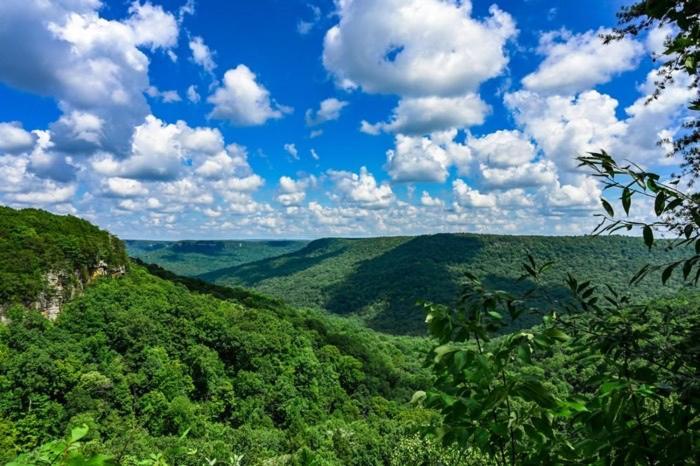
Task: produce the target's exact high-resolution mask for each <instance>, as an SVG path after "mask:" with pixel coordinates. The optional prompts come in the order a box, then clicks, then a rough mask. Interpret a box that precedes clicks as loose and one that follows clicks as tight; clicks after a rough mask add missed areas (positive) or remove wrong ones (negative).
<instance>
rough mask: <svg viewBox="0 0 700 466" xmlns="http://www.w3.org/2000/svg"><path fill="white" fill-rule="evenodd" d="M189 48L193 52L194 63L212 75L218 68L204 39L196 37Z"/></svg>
mask: <svg viewBox="0 0 700 466" xmlns="http://www.w3.org/2000/svg"><path fill="white" fill-rule="evenodd" d="M189 46H190V51H191V52H192V61H194V62H195V63H196V64H198V65H199V66H201V67H202V68H204V70H205V71H206V72H207V73H209V74H212V73H213V72H214V69H215V68H216V63H215V62H214V54H213V52H212V51H211V49H209V47H208V46H207V44H205V43H204V39H202V38H201V37H200V36H195V37H193V38H192V39H191V40H190V42H189Z"/></svg>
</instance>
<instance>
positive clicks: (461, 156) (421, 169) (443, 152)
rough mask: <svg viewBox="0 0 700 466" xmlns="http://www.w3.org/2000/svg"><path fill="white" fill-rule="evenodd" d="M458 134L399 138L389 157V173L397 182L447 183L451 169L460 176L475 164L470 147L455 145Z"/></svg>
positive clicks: (399, 136)
mask: <svg viewBox="0 0 700 466" xmlns="http://www.w3.org/2000/svg"><path fill="white" fill-rule="evenodd" d="M456 135H457V131H456V130H452V131H446V132H443V133H433V134H432V135H431V136H429V137H423V136H405V135H402V134H398V135H396V139H395V146H394V149H389V150H388V151H387V153H386V155H387V162H386V165H385V168H386V170H387V171H388V172H389V175H390V176H391V178H392V180H394V181H433V182H440V183H442V182H444V181H445V180H446V179H447V177H448V176H449V170H450V168H451V167H453V166H456V167H457V169H458V171H459V173H460V174H465V173H466V172H467V171H468V168H469V164H470V162H471V160H472V153H471V150H470V149H469V147H467V146H466V145H464V144H460V143H457V142H455V141H454V138H455V137H456Z"/></svg>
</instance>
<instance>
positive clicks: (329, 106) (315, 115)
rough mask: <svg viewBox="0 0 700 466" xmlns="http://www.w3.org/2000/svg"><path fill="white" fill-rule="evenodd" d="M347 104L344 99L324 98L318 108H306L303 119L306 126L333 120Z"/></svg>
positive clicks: (338, 116)
mask: <svg viewBox="0 0 700 466" xmlns="http://www.w3.org/2000/svg"><path fill="white" fill-rule="evenodd" d="M347 105H348V102H346V101H344V100H338V99H336V98H335V97H331V98H329V99H324V100H323V101H321V103H320V105H319V108H318V110H316V111H314V110H313V109H311V108H310V109H308V110H307V111H306V115H305V120H306V125H307V126H318V125H321V124H323V123H326V122H327V121H333V120H337V119H338V118H340V112H341V111H342V110H343V108H345V107H346V106H347Z"/></svg>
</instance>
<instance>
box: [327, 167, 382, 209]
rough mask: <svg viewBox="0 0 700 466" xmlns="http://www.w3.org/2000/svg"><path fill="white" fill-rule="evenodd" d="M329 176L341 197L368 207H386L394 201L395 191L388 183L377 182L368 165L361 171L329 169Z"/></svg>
mask: <svg viewBox="0 0 700 466" xmlns="http://www.w3.org/2000/svg"><path fill="white" fill-rule="evenodd" d="M328 176H329V177H330V179H331V180H332V181H333V183H334V184H335V189H336V192H337V194H338V195H339V196H340V198H341V199H342V200H344V201H348V202H350V203H351V204H354V205H357V206H360V207H363V208H367V209H384V208H386V207H388V206H389V205H390V204H391V203H392V202H393V201H394V193H393V191H392V190H391V186H389V185H388V184H387V183H381V184H379V183H377V180H376V179H375V178H374V175H372V174H371V173H370V172H369V171H368V170H367V168H366V167H362V168H361V169H360V173H359V174H357V173H352V172H348V171H336V170H329V171H328Z"/></svg>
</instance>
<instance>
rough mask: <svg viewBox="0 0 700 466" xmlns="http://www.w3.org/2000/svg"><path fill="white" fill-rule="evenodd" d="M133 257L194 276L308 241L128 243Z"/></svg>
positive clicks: (286, 250) (289, 249) (282, 250)
mask: <svg viewBox="0 0 700 466" xmlns="http://www.w3.org/2000/svg"><path fill="white" fill-rule="evenodd" d="M125 243H126V248H127V251H128V252H129V255H130V256H132V257H136V258H138V259H141V260H142V261H144V262H147V263H151V264H158V265H160V266H162V267H164V268H166V269H168V270H170V271H172V272H175V273H176V274H178V275H185V276H195V275H201V274H203V273H207V272H212V271H214V270H218V269H222V268H224V267H232V266H235V265H241V264H247V263H248V262H254V261H257V260H262V259H266V258H268V257H273V256H279V255H281V254H287V253H290V252H294V251H297V250H299V249H301V248H303V247H304V246H306V244H307V243H308V241H140V240H128V241H126V242H125Z"/></svg>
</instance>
